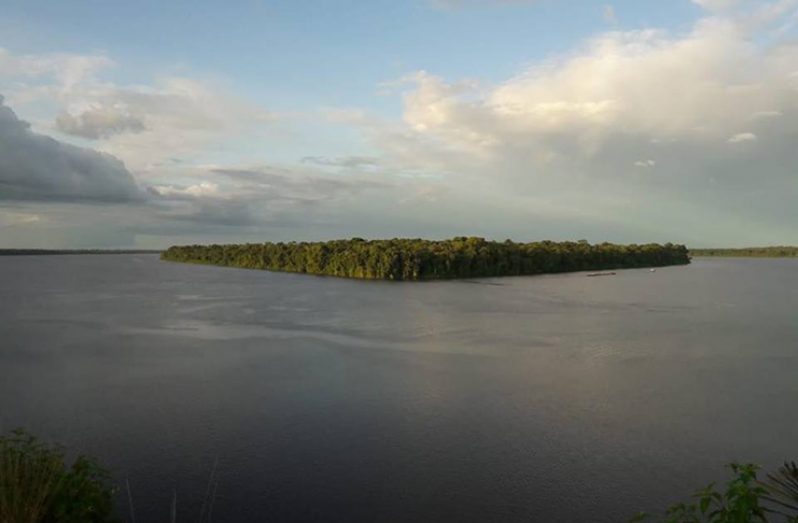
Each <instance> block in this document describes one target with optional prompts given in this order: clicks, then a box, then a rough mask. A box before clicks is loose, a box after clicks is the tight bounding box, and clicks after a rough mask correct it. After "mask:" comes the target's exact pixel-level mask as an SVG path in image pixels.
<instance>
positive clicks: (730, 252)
mask: <svg viewBox="0 0 798 523" xmlns="http://www.w3.org/2000/svg"><path fill="white" fill-rule="evenodd" d="M690 254H691V255H692V256H729V257H731V256H750V257H753V258H792V257H795V256H798V247H789V246H775V247H745V248H742V249H690Z"/></svg>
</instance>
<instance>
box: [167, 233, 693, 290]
mask: <svg viewBox="0 0 798 523" xmlns="http://www.w3.org/2000/svg"><path fill="white" fill-rule="evenodd" d="M161 258H162V259H164V260H170V261H178V262H188V263H203V264H211V265H223V266H230V267H242V268H249V269H266V270H273V271H287V272H301V273H309V274H320V275H327V276H342V277H347V278H366V279H385V280H436V279H446V278H474V277H490V276H522V275H531V274H543V273H554V272H570V271H592V270H605V269H621V268H633V267H660V266H665V265H678V264H687V263H690V260H689V257H688V255H687V248H686V247H684V246H683V245H673V244H670V243H668V244H665V245H659V244H647V245H615V244H611V243H601V244H596V245H591V244H589V243H587V242H586V241H579V242H551V241H542V242H533V243H514V242H511V241H510V240H507V241H504V242H494V241H487V240H485V239H484V238H474V237H471V238H466V237H458V238H453V239H451V240H441V241H430V240H422V239H392V240H371V241H369V240H363V239H361V238H353V239H352V240H333V241H329V242H310V243H308V242H299V243H297V242H288V243H260V244H243V245H187V246H175V247H170V248H169V249H167V250H166V251H164V252H163V253H162V254H161Z"/></svg>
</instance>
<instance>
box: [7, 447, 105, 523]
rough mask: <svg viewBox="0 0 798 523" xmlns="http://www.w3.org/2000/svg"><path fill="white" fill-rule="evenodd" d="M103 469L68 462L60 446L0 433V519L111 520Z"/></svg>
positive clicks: (48, 522)
mask: <svg viewBox="0 0 798 523" xmlns="http://www.w3.org/2000/svg"><path fill="white" fill-rule="evenodd" d="M107 481H108V476H107V473H106V472H105V471H104V470H103V469H101V468H100V467H99V466H98V465H97V464H95V463H94V462H93V461H92V460H90V459H89V458H86V457H84V456H80V457H78V458H77V459H76V460H75V462H74V463H73V464H72V465H71V466H67V465H66V463H65V461H64V454H63V450H62V449H61V448H60V447H55V446H48V445H45V444H44V443H41V442H39V441H38V440H36V439H35V438H34V437H33V436H30V435H28V434H26V433H25V432H22V431H14V432H12V433H11V434H10V435H8V436H5V437H0V521H1V522H2V523H38V522H41V523H104V522H111V521H116V519H115V518H114V517H113V516H112V513H113V504H112V498H113V489H112V488H111V487H109V486H108V483H107Z"/></svg>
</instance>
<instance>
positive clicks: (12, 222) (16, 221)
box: [0, 211, 43, 228]
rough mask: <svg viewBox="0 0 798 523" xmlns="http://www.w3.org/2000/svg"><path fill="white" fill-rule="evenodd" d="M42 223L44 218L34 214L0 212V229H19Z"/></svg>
mask: <svg viewBox="0 0 798 523" xmlns="http://www.w3.org/2000/svg"><path fill="white" fill-rule="evenodd" d="M42 221H43V220H42V217H41V216H39V215H38V214H34V213H29V212H14V211H3V212H0V228H4V227H18V226H20V225H22V226H30V225H35V224H37V223H41V222H42Z"/></svg>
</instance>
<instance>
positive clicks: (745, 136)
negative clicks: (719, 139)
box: [727, 133, 757, 143]
mask: <svg viewBox="0 0 798 523" xmlns="http://www.w3.org/2000/svg"><path fill="white" fill-rule="evenodd" d="M756 140H757V137H756V135H755V134H754V133H737V134H735V135H733V136H731V137H730V138H729V139H728V140H727V141H728V142H729V143H741V142H755V141H756Z"/></svg>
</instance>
